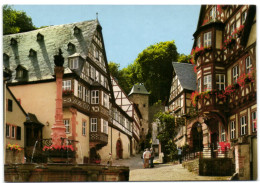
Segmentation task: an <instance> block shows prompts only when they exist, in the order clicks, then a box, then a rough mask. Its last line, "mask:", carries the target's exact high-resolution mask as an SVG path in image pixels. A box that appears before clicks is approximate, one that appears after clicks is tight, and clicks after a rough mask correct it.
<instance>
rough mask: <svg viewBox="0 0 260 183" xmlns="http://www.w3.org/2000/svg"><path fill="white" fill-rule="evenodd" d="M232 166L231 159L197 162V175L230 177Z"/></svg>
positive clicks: (201, 160) (232, 171)
mask: <svg viewBox="0 0 260 183" xmlns="http://www.w3.org/2000/svg"><path fill="white" fill-rule="evenodd" d="M233 173H234V165H233V163H232V159H231V158H210V159H206V158H205V159H200V160H199V175H203V176H231V175H232V174H233Z"/></svg>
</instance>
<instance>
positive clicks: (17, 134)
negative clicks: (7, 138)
mask: <svg viewBox="0 0 260 183" xmlns="http://www.w3.org/2000/svg"><path fill="white" fill-rule="evenodd" d="M16 130H17V131H16V140H21V127H20V126H17V127H16Z"/></svg>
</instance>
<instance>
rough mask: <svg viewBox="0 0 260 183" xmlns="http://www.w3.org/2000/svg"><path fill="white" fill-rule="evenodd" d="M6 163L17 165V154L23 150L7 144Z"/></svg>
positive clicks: (17, 146) (15, 145) (16, 145)
mask: <svg viewBox="0 0 260 183" xmlns="http://www.w3.org/2000/svg"><path fill="white" fill-rule="evenodd" d="M6 150H7V151H6V161H7V163H18V162H20V161H19V160H18V158H19V157H20V156H19V153H20V152H21V151H22V150H23V148H22V147H20V146H19V145H18V144H10V143H8V144H7V146H6Z"/></svg>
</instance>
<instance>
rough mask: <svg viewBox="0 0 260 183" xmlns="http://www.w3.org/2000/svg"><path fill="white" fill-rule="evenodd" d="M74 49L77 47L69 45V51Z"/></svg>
mask: <svg viewBox="0 0 260 183" xmlns="http://www.w3.org/2000/svg"><path fill="white" fill-rule="evenodd" d="M74 49H75V45H74V44H72V43H69V44H68V50H69V51H73V50H74Z"/></svg>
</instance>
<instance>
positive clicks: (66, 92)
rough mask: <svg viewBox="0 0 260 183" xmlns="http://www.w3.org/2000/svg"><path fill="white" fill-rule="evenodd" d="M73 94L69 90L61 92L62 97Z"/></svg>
mask: <svg viewBox="0 0 260 183" xmlns="http://www.w3.org/2000/svg"><path fill="white" fill-rule="evenodd" d="M73 93H74V90H73V89H71V90H62V95H63V96H65V95H72V94H73Z"/></svg>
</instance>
